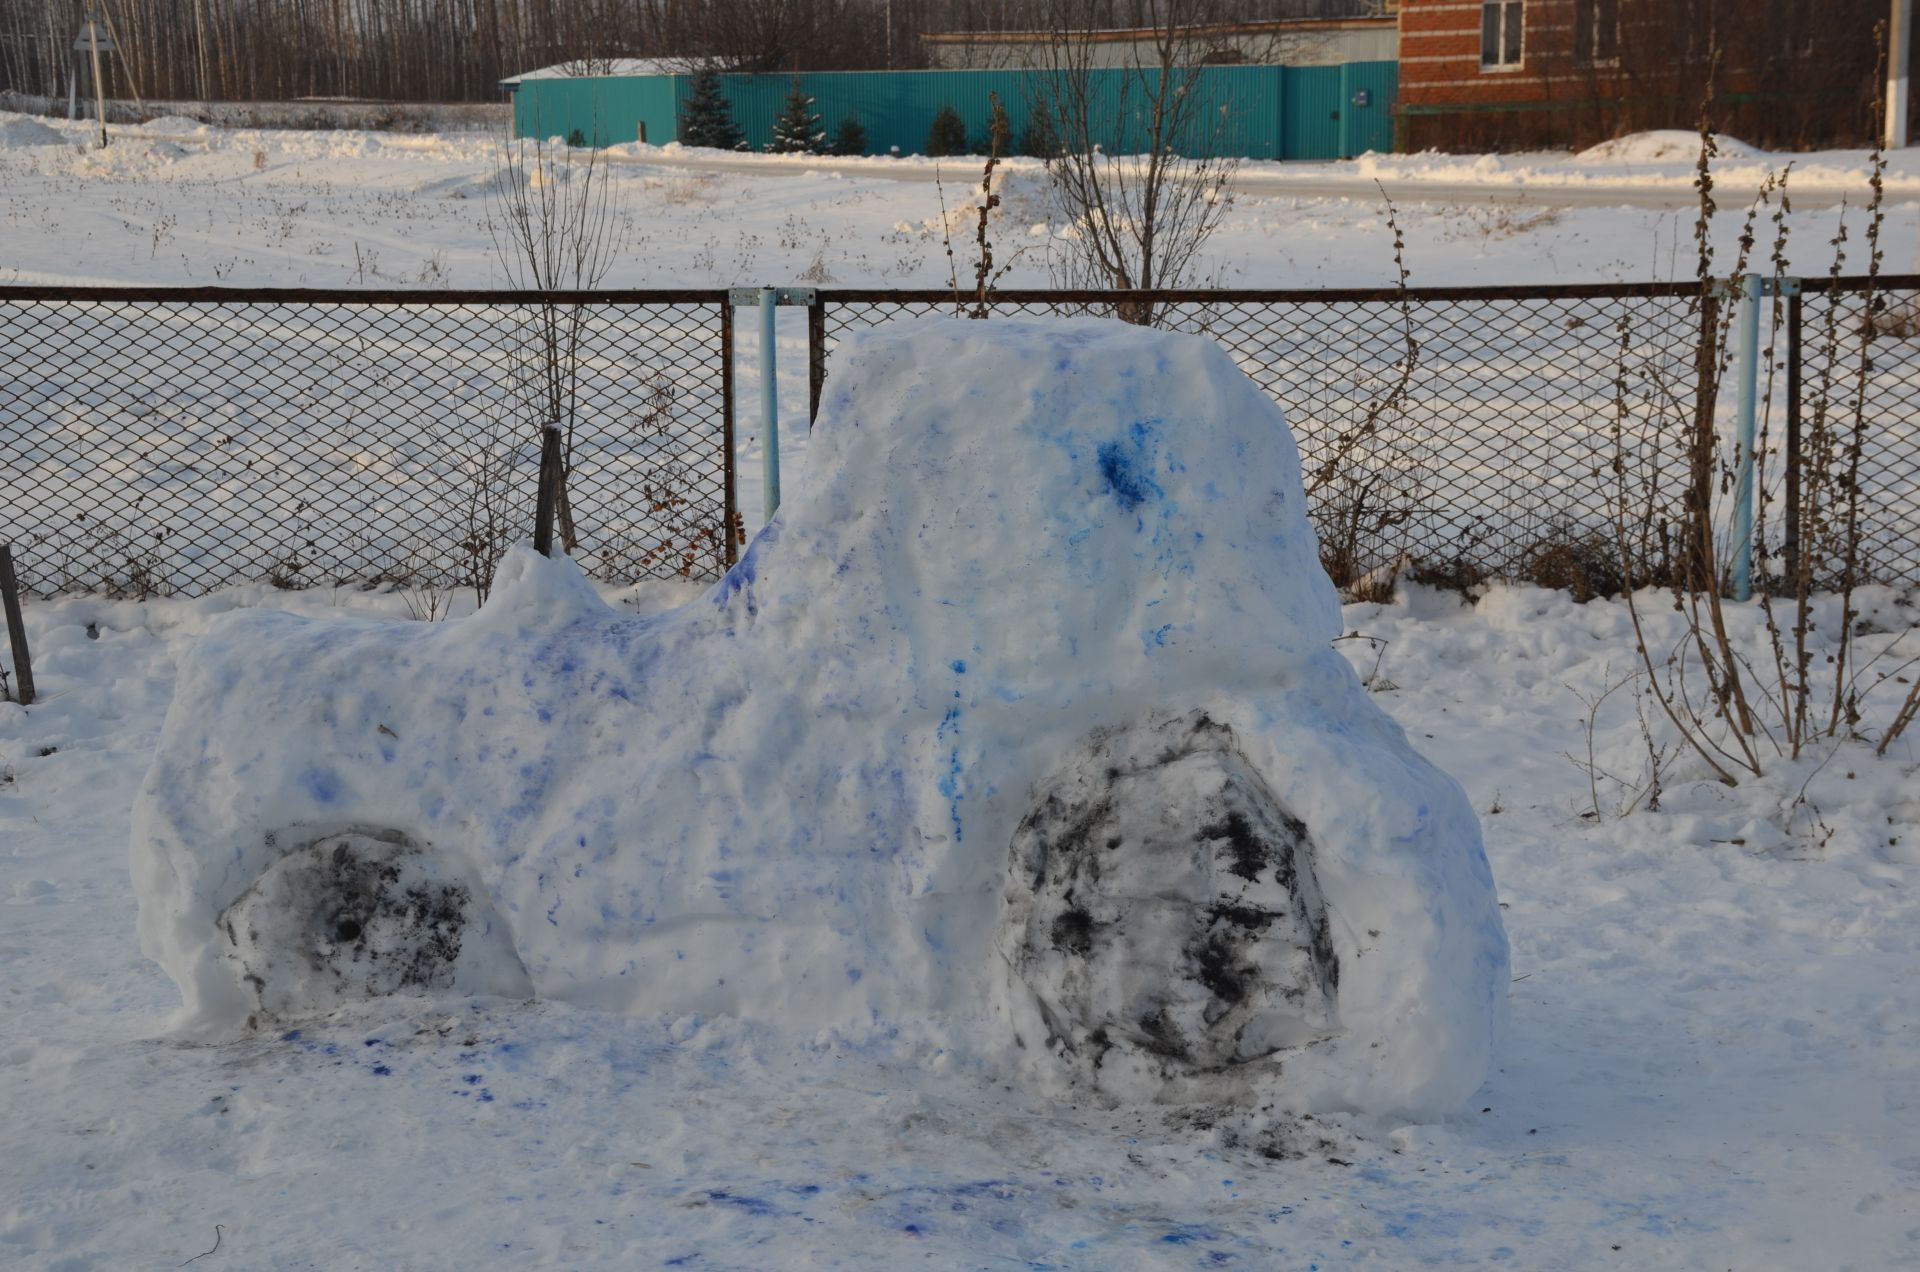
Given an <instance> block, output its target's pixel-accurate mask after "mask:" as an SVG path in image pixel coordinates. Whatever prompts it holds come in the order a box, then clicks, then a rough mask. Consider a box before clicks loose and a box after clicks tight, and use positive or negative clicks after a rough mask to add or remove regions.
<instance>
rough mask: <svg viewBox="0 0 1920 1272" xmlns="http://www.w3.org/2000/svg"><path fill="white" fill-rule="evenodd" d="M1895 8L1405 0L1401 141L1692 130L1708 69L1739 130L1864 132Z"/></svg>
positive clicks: (1549, 140)
mask: <svg viewBox="0 0 1920 1272" xmlns="http://www.w3.org/2000/svg"><path fill="white" fill-rule="evenodd" d="M1886 12H1887V6H1886V3H1885V0H1400V5H1399V18H1400V99H1399V103H1398V106H1397V108H1396V117H1397V118H1396V139H1397V148H1398V149H1402V150H1425V149H1429V148H1436V149H1441V150H1500V149H1518V148H1526V147H1542V146H1546V147H1552V146H1583V145H1587V144H1591V143H1592V142H1595V141H1599V140H1602V139H1605V138H1607V137H1611V136H1617V135H1619V134H1621V133H1626V132H1635V131H1640V130H1643V129H1650V128H1691V127H1694V126H1695V125H1697V123H1698V122H1699V119H1700V111H1701V106H1702V103H1703V101H1704V100H1705V98H1706V96H1707V90H1708V84H1709V81H1712V83H1713V85H1714V89H1715V92H1714V103H1713V107H1712V109H1713V113H1714V117H1715V122H1716V125H1717V126H1718V127H1719V128H1720V129H1721V130H1722V131H1724V132H1726V133H1729V134H1731V135H1734V136H1738V137H1741V138H1743V139H1745V140H1747V141H1751V142H1754V143H1756V144H1770V145H1781V146H1808V145H1822V144H1834V143H1861V144H1864V143H1865V142H1866V141H1867V140H1868V139H1869V138H1870V137H1871V135H1872V133H1873V106H1874V103H1875V101H1876V100H1877V97H1878V84H1877V78H1876V76H1875V74H1874V66H1875V57H1876V50H1875V46H1874V23H1875V22H1876V21H1877V20H1880V19H1882V18H1884V17H1885V16H1886ZM1716 68H1717V69H1716Z"/></svg>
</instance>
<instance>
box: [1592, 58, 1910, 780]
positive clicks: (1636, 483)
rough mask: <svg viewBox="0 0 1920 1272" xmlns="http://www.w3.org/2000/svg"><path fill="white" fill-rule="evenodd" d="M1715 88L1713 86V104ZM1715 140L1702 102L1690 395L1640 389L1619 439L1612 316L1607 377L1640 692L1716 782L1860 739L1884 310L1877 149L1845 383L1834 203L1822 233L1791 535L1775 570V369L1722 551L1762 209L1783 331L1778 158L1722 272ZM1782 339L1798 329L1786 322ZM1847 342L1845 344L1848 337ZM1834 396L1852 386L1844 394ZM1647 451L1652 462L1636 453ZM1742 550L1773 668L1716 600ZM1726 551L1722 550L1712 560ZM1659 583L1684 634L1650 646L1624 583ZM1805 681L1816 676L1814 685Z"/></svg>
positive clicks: (1783, 238) (1784, 236)
mask: <svg viewBox="0 0 1920 1272" xmlns="http://www.w3.org/2000/svg"><path fill="white" fill-rule="evenodd" d="M1711 98H1712V93H1711V90H1709V93H1708V101H1709V102H1710V101H1711ZM1717 153H1718V145H1717V139H1716V138H1715V136H1714V133H1713V129H1712V125H1711V122H1710V119H1709V116H1708V113H1707V110H1706V108H1705V106H1704V105H1703V109H1702V114H1701V126H1700V158H1699V162H1698V165H1697V168H1696V176H1695V189H1696V191H1697V194H1698V212H1697V216H1696V219H1695V224H1694V244H1695V277H1696V281H1697V283H1698V284H1699V292H1698V295H1697V297H1696V298H1695V300H1694V302H1693V307H1692V310H1691V314H1692V316H1693V317H1694V318H1696V319H1697V321H1698V336H1697V339H1696V342H1695V346H1694V351H1693V370H1694V375H1695V390H1694V395H1693V400H1692V402H1691V403H1690V404H1682V403H1678V402H1677V400H1676V399H1675V398H1673V397H1672V395H1671V394H1670V393H1667V392H1665V391H1664V389H1662V390H1661V391H1659V392H1656V393H1655V394H1653V395H1652V398H1651V400H1653V401H1654V402H1655V404H1656V405H1655V410H1654V417H1653V421H1652V432H1653V437H1652V440H1651V441H1650V442H1649V441H1646V440H1644V439H1643V440H1641V441H1640V442H1639V443H1638V445H1636V444H1635V443H1634V442H1633V441H1632V440H1630V439H1631V438H1632V437H1633V436H1634V433H1635V430H1634V429H1633V428H1632V427H1631V425H1630V416H1631V412H1630V409H1629V405H1628V396H1629V395H1628V388H1627V385H1628V367H1629V363H1630V360H1631V353H1632V338H1631V334H1630V329H1629V325H1628V319H1627V317H1626V316H1625V315H1623V316H1622V318H1621V320H1620V341H1619V348H1618V364H1617V372H1616V377H1615V386H1614V389H1615V403H1614V423H1613V444H1614V476H1615V491H1614V518H1613V519H1614V540H1615V547H1616V550H1617V552H1618V554H1619V561H1620V572H1621V577H1622V582H1623V583H1624V585H1625V596H1626V601H1627V607H1628V613H1629V615H1630V617H1631V621H1632V624H1633V630H1634V636H1635V643H1636V647H1637V650H1638V652H1639V654H1640V657H1641V659H1642V662H1643V665H1644V668H1645V674H1646V676H1647V678H1648V687H1649V692H1650V694H1651V696H1652V697H1653V698H1655V699H1656V700H1657V702H1658V703H1659V705H1660V708H1661V710H1662V712H1663V713H1664V714H1665V716H1666V717H1667V719H1668V721H1669V723H1670V724H1671V725H1672V726H1673V728H1674V730H1675V732H1676V734H1677V736H1678V737H1679V739H1680V741H1681V743H1682V744H1684V746H1685V747H1686V748H1687V749H1689V750H1690V751H1691V752H1692V753H1693V754H1694V755H1696V756H1697V757H1698V758H1699V759H1700V760H1701V761H1702V762H1703V763H1704V764H1705V765H1706V766H1707V767H1708V768H1709V769H1710V770H1711V771H1712V772H1713V774H1714V776H1715V777H1717V778H1718V779H1719V780H1720V781H1722V782H1724V783H1726V784H1727V785H1735V784H1737V782H1738V781H1739V780H1740V779H1741V778H1743V777H1757V776H1759V775H1761V774H1762V773H1763V772H1764V771H1765V769H1766V767H1767V766H1768V764H1769V763H1770V762H1771V761H1772V760H1773V759H1775V758H1785V759H1788V760H1798V759H1799V758H1800V757H1801V756H1802V755H1803V753H1804V752H1805V751H1806V749H1807V748H1808V747H1809V746H1810V745H1811V744H1813V743H1814V742H1815V741H1816V740H1817V739H1824V740H1832V741H1834V742H1835V743H1836V745H1837V743H1838V741H1839V740H1840V739H1843V738H1845V737H1849V736H1857V734H1858V726H1859V724H1860V722H1861V713H1860V701H1861V698H1862V697H1863V696H1864V694H1865V693H1866V692H1867V691H1868V690H1869V689H1870V688H1871V686H1865V687H1863V685H1862V673H1863V671H1864V670H1865V669H1866V668H1864V667H1861V666H1859V665H1858V660H1857V658H1856V655H1855V644H1854V641H1855V634H1856V633H1855V624H1856V620H1857V619H1858V617H1859V609H1858V604H1857V590H1858V588H1859V587H1860V586H1862V585H1863V584H1864V583H1865V582H1866V565H1865V562H1864V560H1863V552H1862V543H1863V539H1862V529H1861V526H1862V513H1863V512H1864V511H1866V510H1867V509H1868V508H1869V507H1870V504H1869V503H1868V494H1867V492H1865V491H1863V490H1862V488H1861V483H1860V480H1859V477H1860V464H1861V456H1862V453H1863V449H1864V445H1865V441H1866V435H1867V428H1868V422H1867V418H1866V401H1867V394H1868V388H1869V372H1870V370H1871V365H1872V363H1871V359H1872V350H1871V341H1872V340H1873V338H1874V336H1875V334H1876V333H1875V326H1874V323H1873V316H1874V315H1875V314H1877V313H1878V312H1879V310H1880V308H1882V307H1883V302H1882V301H1881V299H1880V295H1879V290H1880V289H1879V279H1880V269H1881V264H1882V260H1883V251H1882V248H1881V231H1882V227H1883V225H1884V221H1885V210H1884V173H1885V168H1886V160H1885V157H1884V155H1883V154H1882V153H1881V152H1880V151H1879V150H1878V149H1877V148H1876V149H1875V151H1874V152H1873V156H1872V160H1871V173H1870V178H1871V186H1872V189H1873V197H1872V200H1871V202H1870V204H1869V207H1868V212H1867V229H1866V238H1867V242H1868V245H1869V247H1868V252H1869V260H1868V270H1867V278H1866V288H1865V298H1864V307H1865V312H1866V314H1867V319H1866V320H1865V321H1864V322H1862V323H1861V324H1860V328H1861V329H1860V332H1859V339H1860V346H1859V350H1858V357H1857V359H1856V360H1855V361H1854V363H1853V367H1852V375H1851V377H1850V383H1849V384H1848V385H1847V386H1846V388H1845V390H1844V391H1843V392H1841V393H1837V392H1836V388H1837V386H1836V384H1835V374H1834V369H1835V368H1836V367H1837V366H1840V365H1841V363H1842V361H1843V347H1842V346H1843V341H1844V339H1845V338H1846V335H1847V333H1845V332H1844V331H1843V327H1842V324H1841V323H1840V322H1839V319H1838V310H1839V307H1840V303H1841V297H1842V293H1841V291H1840V289H1839V287H1838V286H1837V283H1838V280H1839V278H1840V275H1841V269H1842V266H1843V264H1844V262H1845V260H1846V243H1847V239H1848V230H1847V227H1846V223H1845V219H1844V217H1845V211H1844V208H1843V211H1842V218H1843V219H1842V222H1841V226H1840V229H1839V231H1838V232H1837V233H1836V234H1835V236H1834V238H1833V239H1832V240H1831V241H1830V246H1831V248H1832V249H1833V259H1832V266H1831V271H1830V274H1829V282H1828V289H1827V297H1828V301H1829V310H1828V315H1827V319H1826V323H1825V326H1824V328H1823V329H1822V332H1821V346H1820V349H1821V352H1822V353H1823V355H1824V356H1823V357H1822V359H1821V363H1822V370H1821V374H1820V376H1819V378H1818V381H1817V384H1816V386H1815V389H1814V393H1813V395H1812V401H1811V403H1810V405H1811V408H1812V410H1811V418H1812V427H1811V429H1810V430H1809V431H1808V433H1807V435H1806V436H1805V437H1804V438H1803V439H1802V441H1801V447H1800V453H1799V454H1789V455H1787V456H1786V458H1785V462H1786V463H1787V464H1789V465H1797V466H1798V469H1797V476H1798V478H1799V481H1798V490H1797V494H1796V495H1795V496H1794V497H1795V499H1796V506H1794V507H1792V508H1790V509H1789V510H1788V517H1787V518H1786V520H1787V523H1788V525H1789V526H1792V527H1797V531H1798V533H1797V534H1793V533H1790V534H1789V537H1788V541H1787V542H1786V543H1785V544H1784V548H1785V551H1784V554H1783V555H1784V558H1785V562H1786V570H1785V571H1784V572H1783V573H1775V572H1773V571H1771V570H1770V569H1768V568H1767V565H1768V563H1769V562H1770V561H1771V560H1773V559H1774V557H1775V555H1776V554H1773V553H1769V552H1768V551H1767V550H1766V544H1767V538H1766V531H1767V527H1768V524H1769V522H1768V517H1767V509H1768V507H1769V505H1770V503H1771V501H1772V496H1771V495H1770V494H1769V493H1768V492H1767V486H1766V482H1765V481H1764V480H1763V478H1764V476H1765V468H1764V465H1765V462H1766V457H1767V455H1768V454H1769V453H1770V452H1771V451H1772V449H1773V447H1772V446H1771V445H1770V442H1771V438H1772V433H1771V416H1772V411H1773V407H1774V398H1773V392H1772V384H1771V376H1770V375H1769V377H1768V390H1767V394H1766V397H1765V399H1764V403H1763V404H1762V409H1761V418H1760V420H1759V421H1758V434H1757V439H1756V443H1755V447H1754V449H1755V455H1754V456H1753V457H1752V460H1751V462H1752V463H1753V465H1754V469H1755V472H1756V479H1755V487H1756V489H1757V491H1758V499H1759V507H1758V512H1757V515H1756V519H1755V536H1756V538H1755V543H1754V544H1753V545H1749V544H1744V543H1729V544H1728V545H1727V548H1726V553H1725V554H1723V553H1722V552H1721V550H1720V548H1719V546H1718V544H1719V539H1718V534H1719V530H1720V521H1721V518H1722V517H1723V516H1724V515H1725V514H1726V513H1727V511H1728V505H1729V503H1730V496H1731V495H1732V494H1733V492H1734V490H1735V489H1736V488H1737V485H1738V481H1739V474H1738V471H1737V468H1738V464H1739V462H1740V459H1741V456H1739V454H1738V453H1737V448H1736V451H1735V453H1734V454H1733V455H1732V456H1731V457H1727V456H1726V455H1725V452H1724V449H1723V446H1722V439H1721V437H1720V435H1719V433H1718V430H1717V423H1718V417H1719V406H1720V401H1721V388H1722V385H1723V383H1724V382H1725V381H1726V378H1727V376H1728V374H1729V372H1730V370H1731V368H1732V360H1733V348H1734V342H1733V339H1732V337H1731V333H1732V329H1733V324H1734V316H1735V312H1736V310H1737V308H1738V305H1737V303H1734V298H1736V297H1738V296H1740V295H1741V280H1742V279H1743V278H1744V277H1746V276H1747V275H1748V271H1749V268H1750V264H1751V262H1752V260H1753V256H1754V252H1755V247H1756V241H1757V235H1756V230H1757V225H1758V220H1759V216H1760V214H1761V213H1762V212H1763V211H1766V210H1769V209H1770V219H1771V224H1772V242H1771V250H1770V253H1769V258H1768V266H1769V268H1770V269H1771V272H1772V276H1773V278H1774V279H1775V280H1776V281H1775V285H1774V287H1773V289H1772V290H1773V292H1774V295H1775V300H1774V317H1775V324H1774V330H1775V332H1776V333H1778V332H1780V331H1782V330H1784V329H1787V324H1785V323H1783V322H1782V321H1781V293H1782V292H1783V290H1784V289H1783V288H1782V287H1781V286H1780V285H1779V283H1778V280H1779V279H1781V278H1783V277H1784V276H1785V273H1786V268H1787V241H1788V216H1789V213H1790V211H1791V204H1790V201H1789V198H1788V180H1789V177H1790V170H1787V171H1782V172H1779V173H1775V174H1770V175H1769V177H1768V178H1767V180H1766V182H1765V183H1764V184H1763V185H1762V187H1761V189H1760V191H1759V194H1758V196H1757V197H1756V199H1755V200H1754V202H1753V203H1752V204H1751V205H1750V206H1749V208H1748V210H1747V213H1746V217H1745V220H1744V222H1743V224H1742V226H1741V232H1740V235H1739V238H1738V250H1737V252H1736V254H1735V257H1734V260H1733V262H1732V268H1731V269H1730V270H1729V271H1728V272H1727V273H1726V274H1725V275H1721V274H1719V273H1718V272H1717V271H1716V269H1715V266H1714V248H1713V244H1712V241H1711V227H1712V220H1713V217H1714V214H1715V212H1716V211H1717V205H1716V202H1715V198H1714V177H1713V163H1712V161H1713V159H1714V157H1715V155H1716V154H1717ZM1747 303H1757V300H1749V301H1748V302H1747ZM1777 338H1778V335H1777V334H1776V337H1775V339H1777ZM1787 338H1789V339H1792V338H1794V336H1793V335H1791V334H1789V335H1788V337H1787ZM1844 352H1845V353H1846V354H1849V355H1850V354H1851V352H1852V351H1851V350H1850V349H1849V350H1845V351H1844ZM1775 355H1776V349H1775V346H1774V344H1773V343H1771V342H1770V343H1769V344H1768V346H1767V347H1766V349H1765V351H1764V354H1763V357H1764V365H1766V366H1767V367H1769V368H1771V367H1772V366H1773V365H1774V359H1775ZM1656 376H1657V373H1656ZM1841 397H1844V398H1845V399H1847V400H1839V399H1840V398H1841ZM1664 444H1672V445H1675V446H1676V448H1677V449H1678V450H1679V451H1680V452H1681V453H1682V454H1683V455H1684V457H1685V458H1684V472H1683V474H1682V477H1683V484H1682V488H1681V490H1680V492H1679V494H1678V497H1677V499H1676V498H1674V497H1673V496H1671V495H1669V494H1667V493H1665V491H1664V485H1665V475H1664V474H1663V473H1662V471H1661V469H1660V465H1659V462H1658V457H1659V456H1660V453H1661V451H1662V448H1663V445H1664ZM1648 456H1651V457H1653V458H1652V459H1651V460H1649V459H1648V458H1647V457H1648ZM1655 522H1658V523H1659V525H1660V527H1661V533H1660V535H1659V539H1660V557H1659V559H1658V561H1657V562H1656V561H1655V560H1654V559H1653V557H1652V556H1651V555H1650V552H1649V548H1650V538H1649V533H1648V530H1649V527H1650V526H1651V525H1652V524H1654V523H1655ZM1669 528H1671V534H1670V533H1669ZM1748 551H1752V552H1754V554H1755V557H1756V558H1757V559H1756V562H1755V564H1756V566H1757V569H1756V571H1755V572H1756V576H1757V577H1756V579H1755V585H1756V591H1757V592H1758V594H1759V604H1760V609H1761V614H1762V619H1763V627H1764V631H1765V634H1766V637H1767V647H1766V650H1765V653H1764V654H1763V655H1762V663H1763V665H1765V664H1770V667H1769V672H1768V673H1763V672H1762V671H1761V670H1760V669H1759V668H1757V667H1756V666H1755V665H1754V663H1753V662H1752V661H1751V660H1750V659H1749V656H1748V654H1747V653H1746V651H1745V649H1744V646H1743V645H1742V643H1741V642H1740V641H1739V640H1738V639H1737V638H1736V636H1735V634H1734V631H1733V627H1732V626H1731V625H1730V622H1729V614H1728V609H1727V604H1726V602H1725V601H1724V599H1723V592H1724V590H1725V587H1726V583H1727V575H1728V571H1727V566H1728V563H1729V560H1730V554H1731V553H1734V552H1748ZM1723 555H1725V556H1727V557H1728V560H1723ZM1663 575H1664V580H1663V579H1662V576H1663ZM1661 581H1664V583H1665V587H1666V590H1667V592H1668V593H1669V598H1670V600H1671V604H1672V608H1673V610H1674V611H1675V612H1676V613H1678V614H1680V615H1681V616H1682V622H1681V631H1680V636H1679V639H1678V640H1677V641H1676V642H1675V643H1674V644H1673V645H1672V646H1671V647H1670V648H1667V649H1664V650H1656V649H1654V648H1652V647H1651V646H1650V644H1649V631H1648V624H1647V622H1646V621H1645V619H1646V616H1645V613H1644V610H1643V605H1644V604H1645V602H1644V599H1643V598H1641V597H1639V596H1637V595H1636V589H1638V588H1641V587H1645V586H1647V585H1648V584H1650V583H1657V582H1661ZM1826 594H1831V595H1832V596H1834V597H1836V598H1837V599H1838V602H1839V606H1840V627H1839V630H1838V631H1837V632H1836V633H1835V636H1834V640H1833V643H1832V645H1831V646H1830V648H1829V650H1828V651H1827V652H1826V653H1825V654H1820V653H1818V652H1817V651H1816V649H1815V647H1814V644H1813V642H1812V640H1811V636H1812V634H1813V633H1814V631H1815V630H1816V628H1817V625H1818V613H1819V610H1820V608H1821V607H1822V606H1823V604H1825V603H1827V602H1825V600H1824V596H1825V595H1826ZM1776 602H1786V603H1790V604H1791V606H1792V610H1793V612H1792V617H1791V620H1790V622H1788V623H1786V624H1784V625H1783V623H1782V621H1781V619H1780V616H1779V614H1778V613H1777V611H1776ZM1897 640H1898V638H1896V643H1897ZM1890 647H1891V646H1890ZM1868 665H1869V666H1870V665H1871V663H1869V664H1868ZM1769 673H1770V674H1769ZM1816 681H1819V682H1821V683H1820V691H1819V693H1816V688H1815V686H1816ZM1915 710H1920V708H1915ZM1914 713H1915V711H1914V710H1907V709H1904V708H1903V709H1902V711H1900V712H1899V713H1897V714H1896V715H1895V717H1894V720H1893V723H1892V724H1891V725H1890V727H1889V728H1888V730H1887V731H1886V733H1885V734H1883V736H1882V738H1881V750H1882V752H1883V753H1884V750H1885V747H1886V745H1887V744H1888V743H1890V742H1891V740H1892V739H1893V738H1894V737H1897V736H1898V735H1899V733H1900V732H1901V731H1902V730H1904V729H1905V728H1906V727H1907V725H1908V724H1910V723H1911V720H1912V718H1913V715H1914ZM1649 737H1650V735H1649ZM1651 745H1652V744H1651V741H1649V746H1650V747H1651ZM1656 768H1657V764H1656Z"/></svg>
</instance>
